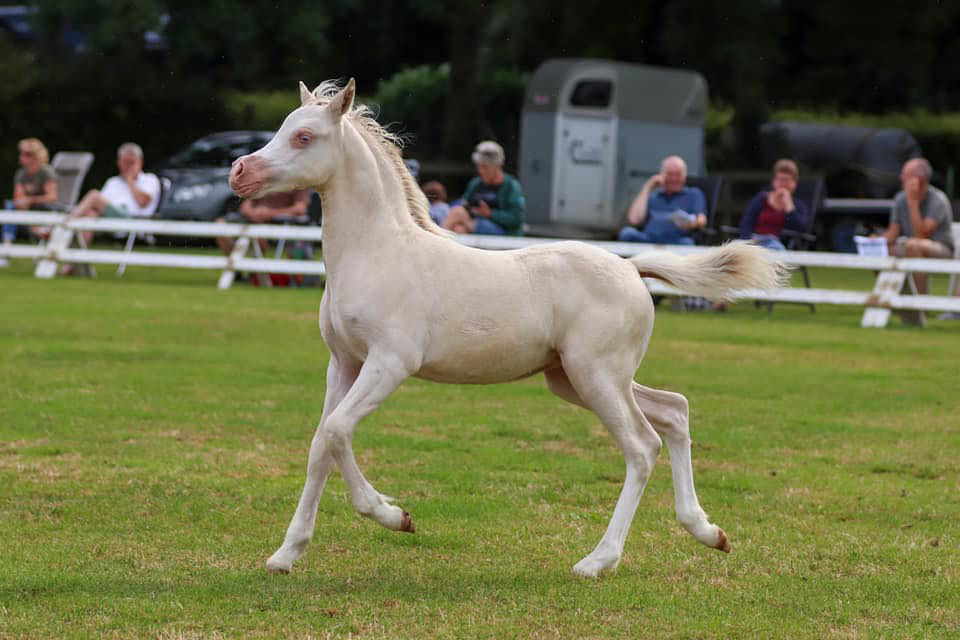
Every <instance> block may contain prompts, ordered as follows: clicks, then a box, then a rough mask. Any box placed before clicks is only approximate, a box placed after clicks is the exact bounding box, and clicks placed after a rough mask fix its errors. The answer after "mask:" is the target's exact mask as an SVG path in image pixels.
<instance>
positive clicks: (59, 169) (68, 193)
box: [39, 151, 93, 247]
mask: <svg viewBox="0 0 960 640" xmlns="http://www.w3.org/2000/svg"><path fill="white" fill-rule="evenodd" d="M92 164H93V154H92V153H89V152H87V151H58V152H57V154H56V155H54V156H53V161H52V162H51V163H50V168H51V169H53V172H54V173H55V174H56V176H57V204H56V206H55V208H56V209H60V210H62V211H70V209H72V208H73V207H74V206H76V204H77V201H78V200H79V199H80V190H81V188H82V187H83V179H84V178H86V177H87V171H89V170H90V165H92ZM39 239H40V246H41V247H42V246H45V245H46V244H47V239H46V237H44V236H42V235H41V236H39Z"/></svg>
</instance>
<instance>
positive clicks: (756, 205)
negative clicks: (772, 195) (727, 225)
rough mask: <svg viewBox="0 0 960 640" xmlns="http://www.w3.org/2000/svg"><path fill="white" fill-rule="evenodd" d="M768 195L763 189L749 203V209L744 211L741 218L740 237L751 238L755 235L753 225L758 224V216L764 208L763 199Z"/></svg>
mask: <svg viewBox="0 0 960 640" xmlns="http://www.w3.org/2000/svg"><path fill="white" fill-rule="evenodd" d="M766 197H767V192H766V191H761V192H760V193H758V194H757V195H755V196H753V200H751V201H750V204H748V205H747V210H746V211H744V212H743V216H742V217H741V218H740V237H741V238H742V239H744V240H749V239H750V238H752V237H753V227H754V226H755V225H756V224H757V216H759V215H760V211H761V210H762V209H763V201H764V199H765V198H766Z"/></svg>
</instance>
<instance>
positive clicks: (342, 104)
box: [330, 78, 357, 116]
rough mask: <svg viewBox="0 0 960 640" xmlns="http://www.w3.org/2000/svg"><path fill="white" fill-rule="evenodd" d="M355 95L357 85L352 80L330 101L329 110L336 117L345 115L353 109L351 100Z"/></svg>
mask: <svg viewBox="0 0 960 640" xmlns="http://www.w3.org/2000/svg"><path fill="white" fill-rule="evenodd" d="M356 93H357V83H356V82H354V81H353V78H350V80H349V81H348V82H347V86H345V87H344V88H343V89H341V90H340V93H338V94H337V95H335V96H334V97H333V99H332V100H331V101H330V110H331V111H333V112H334V113H336V114H337V115H338V116H342V115H344V114H346V113H347V112H348V111H350V109H351V108H352V107H353V98H354V96H356Z"/></svg>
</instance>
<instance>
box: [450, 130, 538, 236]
mask: <svg viewBox="0 0 960 640" xmlns="http://www.w3.org/2000/svg"><path fill="white" fill-rule="evenodd" d="M471 158H472V160H473V164H474V165H476V167H477V176H476V177H475V178H473V179H472V180H470V183H469V184H468V185H467V190H466V191H465V192H464V193H463V197H462V198H460V199H459V200H457V201H455V202H454V203H453V206H451V207H450V211H449V212H448V213H447V216H446V218H445V219H444V221H443V228H444V229H449V230H450V231H455V232H457V233H480V234H486V235H512V236H519V235H522V234H523V220H524V215H525V212H526V200H525V198H524V195H523V188H522V187H521V186H520V182H519V181H518V180H517V179H516V178H514V177H513V176H511V175H510V174H508V173H504V171H503V162H504V158H505V155H504V153H503V147H501V146H500V145H499V144H497V143H496V142H493V141H492V140H486V141H484V142H481V143H480V144H478V145H477V146H476V148H475V149H474V151H473V155H472V156H471Z"/></svg>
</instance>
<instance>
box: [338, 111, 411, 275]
mask: <svg viewBox="0 0 960 640" xmlns="http://www.w3.org/2000/svg"><path fill="white" fill-rule="evenodd" d="M344 124H345V126H344V139H343V156H342V157H343V160H342V162H341V163H340V166H339V167H338V169H337V171H336V172H335V173H334V175H333V176H332V178H331V179H330V182H329V183H328V184H327V186H326V188H325V189H324V190H323V192H322V196H323V258H324V262H325V264H326V266H327V270H328V271H329V272H335V271H336V270H337V268H338V265H339V264H340V263H342V262H343V261H345V260H349V259H350V258H351V257H357V256H360V257H362V256H365V255H369V252H370V251H380V250H382V249H383V248H385V247H388V246H390V245H392V244H396V243H399V242H404V239H405V238H408V237H409V235H410V234H411V233H412V234H413V235H416V233H415V231H416V224H415V223H414V222H413V220H412V219H411V218H410V215H409V213H408V212H407V205H406V196H405V194H404V191H403V184H402V182H401V180H400V178H399V177H398V176H396V175H395V173H394V171H395V169H394V168H393V167H391V164H390V159H389V158H386V157H384V155H383V153H382V152H381V150H380V149H376V148H371V146H370V144H369V143H368V141H367V138H365V137H364V136H363V135H361V134H360V133H359V132H358V131H356V130H355V129H354V127H353V126H352V124H349V123H344ZM373 144H377V143H376V142H374V143H373Z"/></svg>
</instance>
